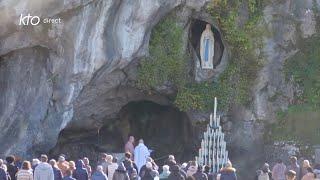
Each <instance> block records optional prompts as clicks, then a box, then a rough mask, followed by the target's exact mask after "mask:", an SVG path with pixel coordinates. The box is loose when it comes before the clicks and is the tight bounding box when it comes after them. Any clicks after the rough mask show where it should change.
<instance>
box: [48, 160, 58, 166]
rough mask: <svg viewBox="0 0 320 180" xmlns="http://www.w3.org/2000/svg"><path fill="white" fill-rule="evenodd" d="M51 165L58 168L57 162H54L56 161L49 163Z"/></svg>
mask: <svg viewBox="0 0 320 180" xmlns="http://www.w3.org/2000/svg"><path fill="white" fill-rule="evenodd" d="M49 164H50V165H51V166H52V167H56V166H57V161H56V160H54V159H51V160H50V161H49Z"/></svg>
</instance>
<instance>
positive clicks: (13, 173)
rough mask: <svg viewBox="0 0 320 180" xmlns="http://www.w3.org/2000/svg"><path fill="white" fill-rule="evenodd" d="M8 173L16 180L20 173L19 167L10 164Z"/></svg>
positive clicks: (12, 179)
mask: <svg viewBox="0 0 320 180" xmlns="http://www.w3.org/2000/svg"><path fill="white" fill-rule="evenodd" d="M7 167H8V170H7V171H8V173H9V175H10V177H11V180H16V174H17V172H18V170H19V169H18V167H17V166H15V165H13V164H8V166H7Z"/></svg>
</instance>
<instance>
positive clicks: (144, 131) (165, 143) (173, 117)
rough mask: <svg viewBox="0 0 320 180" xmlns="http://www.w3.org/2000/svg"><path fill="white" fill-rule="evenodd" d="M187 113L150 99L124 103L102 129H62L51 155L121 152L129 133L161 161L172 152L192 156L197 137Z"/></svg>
mask: <svg viewBox="0 0 320 180" xmlns="http://www.w3.org/2000/svg"><path fill="white" fill-rule="evenodd" d="M195 131H196V130H195V128H194V127H193V125H192V123H191V121H190V119H189V118H188V116H187V114H186V113H185V112H181V111H179V110H178V109H177V108H175V107H173V106H169V105H160V104H157V103H154V102H151V101H133V102H129V103H128V104H127V105H125V106H123V107H122V109H121V110H120V112H119V113H118V117H117V118H115V119H112V120H108V121H106V123H105V124H104V125H103V126H102V127H101V128H100V129H99V130H95V131H93V130H84V129H72V127H69V128H68V129H64V130H62V131H61V132H60V135H59V138H58V142H57V144H56V146H55V147H54V148H53V149H52V150H51V151H50V155H51V156H58V155H59V154H61V153H62V154H66V155H67V157H69V158H70V159H76V158H79V157H84V156H87V157H89V158H91V159H92V160H93V161H96V160H97V157H98V154H99V153H102V152H107V153H121V152H123V151H124V144H125V142H126V141H127V138H128V136H130V135H133V136H135V139H136V142H137V141H138V140H139V139H140V138H142V139H144V141H145V144H146V145H147V146H148V147H149V149H152V150H154V152H153V153H152V156H153V157H154V158H155V160H157V161H158V162H159V163H160V164H161V162H162V161H163V160H164V157H167V155H169V154H174V155H175V156H176V158H177V159H178V160H181V161H186V160H190V159H193V157H194V156H195V155H196V153H197V148H196V147H197V142H198V141H197V136H196V134H197V133H196V132H195Z"/></svg>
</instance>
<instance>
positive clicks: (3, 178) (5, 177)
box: [0, 159, 10, 180]
mask: <svg viewBox="0 0 320 180" xmlns="http://www.w3.org/2000/svg"><path fill="white" fill-rule="evenodd" d="M0 180H10V175H9V173H8V172H7V166H6V165H5V164H4V162H3V160H2V159H0Z"/></svg>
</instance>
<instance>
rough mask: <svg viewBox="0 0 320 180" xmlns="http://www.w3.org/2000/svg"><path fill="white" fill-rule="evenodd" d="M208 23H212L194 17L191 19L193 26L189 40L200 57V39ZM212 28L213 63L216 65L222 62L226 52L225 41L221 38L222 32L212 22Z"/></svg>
mask: <svg viewBox="0 0 320 180" xmlns="http://www.w3.org/2000/svg"><path fill="white" fill-rule="evenodd" d="M206 24H210V23H208V22H206V21H202V20H199V19H193V20H192V21H191V26H190V33H189V34H190V36H189V41H190V43H191V45H192V47H193V49H194V50H195V52H196V54H197V56H198V59H200V39H201V34H202V32H203V31H204V30H205V28H206ZM211 30H212V32H213V33H214V39H215V41H214V52H215V53H214V57H213V65H214V67H216V66H218V65H219V64H220V62H221V59H222V56H223V52H224V45H223V41H222V38H221V34H220V32H219V31H218V29H217V28H216V27H215V26H213V25H212V24H211Z"/></svg>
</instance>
